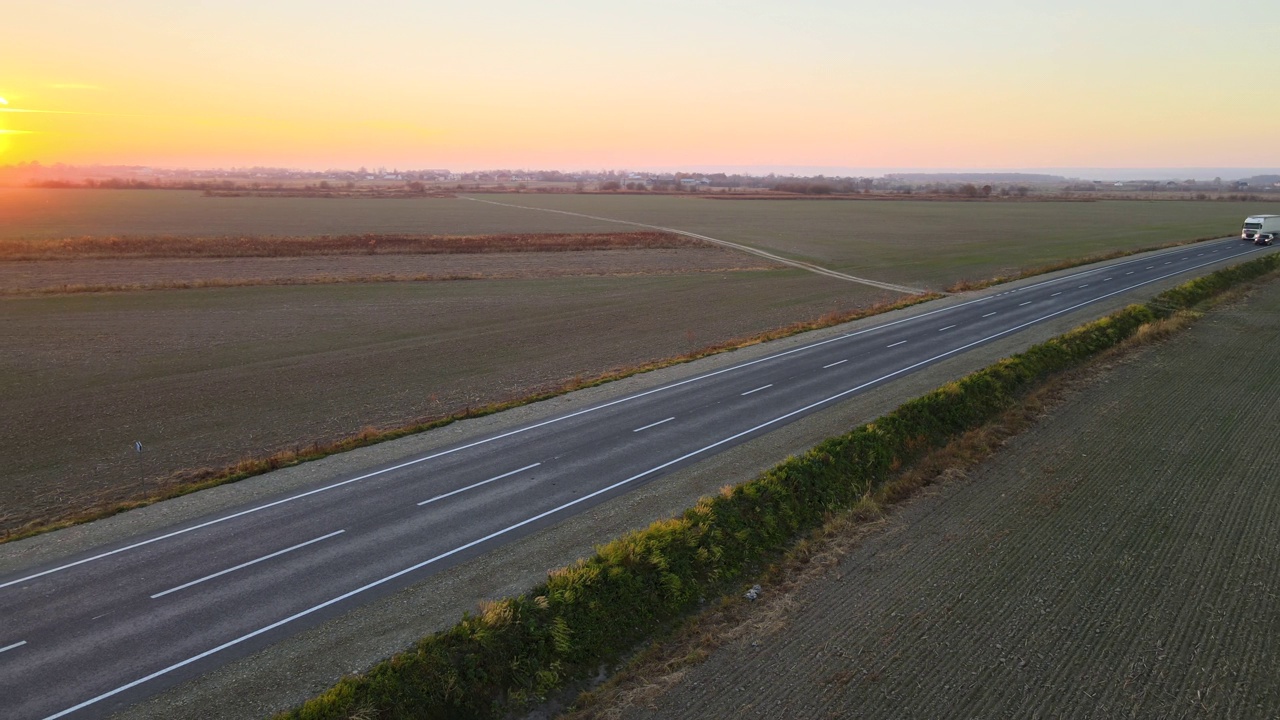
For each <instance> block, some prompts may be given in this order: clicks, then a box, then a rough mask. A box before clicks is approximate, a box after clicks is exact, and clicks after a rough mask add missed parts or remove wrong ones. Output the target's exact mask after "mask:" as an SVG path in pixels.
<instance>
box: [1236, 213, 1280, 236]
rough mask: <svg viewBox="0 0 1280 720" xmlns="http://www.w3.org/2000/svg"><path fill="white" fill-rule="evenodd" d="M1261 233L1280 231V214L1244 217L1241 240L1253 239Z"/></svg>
mask: <svg viewBox="0 0 1280 720" xmlns="http://www.w3.org/2000/svg"><path fill="white" fill-rule="evenodd" d="M1260 233H1280V215H1250V216H1249V217H1247V218H1245V219H1244V227H1243V228H1242V229H1241V230H1240V239H1241V240H1253V239H1254V238H1256V237H1258V235H1259V234H1260Z"/></svg>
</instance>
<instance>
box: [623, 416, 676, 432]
mask: <svg viewBox="0 0 1280 720" xmlns="http://www.w3.org/2000/svg"><path fill="white" fill-rule="evenodd" d="M675 419H676V417H675V415H672V416H671V417H669V418H667V419H666V420H659V421H658V422H656V423H649V424H648V425H645V426H644V427H638V428H636V429H635V430H632V431H631V432H633V433H638V432H640V431H641V430H648V429H649V428H654V427H658V426H659V425H661V424H663V423H669V422H671V421H672V420H675Z"/></svg>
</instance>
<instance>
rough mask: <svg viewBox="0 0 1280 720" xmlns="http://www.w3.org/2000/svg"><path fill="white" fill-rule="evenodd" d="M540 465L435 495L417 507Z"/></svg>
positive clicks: (537, 463)
mask: <svg viewBox="0 0 1280 720" xmlns="http://www.w3.org/2000/svg"><path fill="white" fill-rule="evenodd" d="M541 464H542V463H540V462H536V463H534V464H532V465H525V466H524V467H522V468H517V469H515V470H512V471H511V472H505V473H502V474H501V475H499V476H497V477H491V478H489V479H488V480H481V481H480V482H478V483H472V484H470V485H468V486H466V487H461V488H458V489H457V490H452V491H450V492H447V493H445V494H443V495H437V496H435V497H433V498H431V499H430V500H423V501H422V502H420V503H418V506H419V507H421V506H423V505H427V504H429V503H433V502H435V501H437V500H443V499H445V498H447V497H449V496H451V495H457V494H458V493H460V492H466V491H468V490H474V489H476V488H478V487H480V486H481V485H488V484H489V483H491V482H493V481H495V480H501V479H503V478H509V477H511V476H512V475H515V474H516V473H522V472H524V471H525V470H532V469H534V468H536V467H538V466H539V465H541Z"/></svg>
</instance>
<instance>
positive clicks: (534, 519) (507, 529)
mask: <svg viewBox="0 0 1280 720" xmlns="http://www.w3.org/2000/svg"><path fill="white" fill-rule="evenodd" d="M1252 252H1257V250H1249V251H1246V252H1243V253H1240V254H1239V255H1237V256H1236V257H1239V256H1241V255H1248V254H1249V253H1252ZM1216 262H1217V261H1216V260H1214V261H1210V262H1207V263H1204V264H1203V265H1196V266H1194V267H1189V268H1184V269H1182V270H1178V271H1176V272H1172V273H1169V274H1168V275H1162V276H1160V277H1158V278H1152V279H1151V280H1144V281H1142V282H1140V283H1138V284H1136V285H1130V286H1129V287H1127V288H1124V289H1122V290H1116V291H1114V292H1110V293H1107V294H1106V295H1099V296H1098V297H1096V298H1093V299H1092V300H1086V301H1084V302H1082V303H1078V304H1076V305H1072V306H1071V307H1067V308H1063V309H1062V310H1058V311H1056V312H1053V313H1050V314H1048V315H1044V316H1042V317H1039V318H1036V319H1035V320H1031V321H1029V322H1025V323H1023V324H1021V325H1017V326H1015V327H1012V328H1009V329H1007V330H1001V331H1000V332H998V333H995V334H994V335H988V336H987V337H985V338H982V339H981V340H975V341H973V342H971V343H969V344H967V345H961V346H960V347H958V348H955V349H953V350H948V351H946V352H944V353H941V354H939V355H935V356H933V357H931V358H929V359H928V360H921V361H920V362H917V363H915V364H913V365H908V366H906V367H904V368H900V369H898V370H895V371H893V372H891V373H889V374H888V375H883V376H881V377H879V378H876V379H875V380H870V381H868V382H865V383H863V384H861V385H858V386H857V387H852V388H849V389H848V390H845V391H843V392H839V393H837V394H835V395H832V396H831V397H828V398H826V399H825V400H819V401H817V402H815V403H810V404H809V405H806V406H804V407H802V408H800V409H799V410H792V411H791V412H789V413H787V414H785V415H780V416H778V417H776V418H774V419H772V420H768V421H766V422H763V423H761V424H759V425H757V426H755V427H753V428H751V429H750V430H743V431H742V432H740V433H737V434H736V435H731V436H729V437H727V438H725V439H723V440H718V441H716V442H714V443H711V444H710V445H707V446H706V447H703V448H701V449H698V450H694V451H693V452H690V453H686V454H684V455H681V456H680V457H678V458H676V459H674V460H668V461H667V462H665V463H662V464H661V465H658V466H656V467H652V468H650V469H648V470H645V471H644V472H642V473H639V474H638V475H632V476H631V477H629V478H627V479H626V480H620V481H618V482H616V483H614V484H612V485H609V486H607V487H603V488H601V489H599V490H596V491H594V492H592V493H589V494H587V495H583V496H582V497H580V498H577V499H574V500H570V501H569V502H567V503H565V504H563V505H560V506H559V507H555V508H552V509H551V510H547V511H545V512H542V513H539V514H537V515H534V516H533V517H531V518H527V519H525V520H521V521H520V522H518V523H516V524H515V525H510V526H508V527H505V528H503V529H501V530H497V531H495V532H492V533H489V534H488V535H485V536H484V537H482V538H480V539H478V540H472V541H471V542H469V543H466V544H465V545H459V546H458V547H456V548H454V549H452V550H449V551H447V552H443V553H441V554H439V555H436V556H435V557H433V558H431V559H429V560H423V561H422V562H420V563H418V564H417V565H413V566H411V567H407V568H405V569H404V570H399V571H397V572H394V573H392V574H390V575H388V576H386V577H384V578H382V579H380V580H374V581H373V582H371V583H367V584H365V585H361V586H360V587H358V588H356V589H355V590H351V591H349V592H346V593H343V594H342V595H339V596H338V597H336V598H333V599H332V600H326V601H324V602H322V603H320V604H319V605H314V606H312V607H310V608H307V609H306V610H303V611H301V612H297V613H294V614H293V615H290V616H289V617H287V618H284V619H283V620H277V621H276V622H274V623H271V624H270V625H267V626H266V627H262V628H259V629H257V630H254V631H253V632H250V633H246V634H244V635H241V636H240V637H238V638H236V639H234V640H228V641H227V642H225V643H222V644H221V645H219V646H217V647H215V648H213V649H211V650H205V651H204V652H202V653H200V654H198V655H193V656H191V657H189V658H187V659H186V660H183V661H181V662H177V663H174V664H173V665H170V666H169V667H167V668H164V669H162V670H157V671H155V672H153V673H151V674H150V675H147V676H145V677H142V678H139V679H137V680H134V681H133V682H130V683H127V684H125V685H121V686H120V687H118V688H116V689H114V690H109V691H107V692H105V693H102V694H101V695H98V696H97V697H94V698H91V699H89V700H85V701H84V702H82V703H80V704H79V705H75V706H74V707H70V708H67V709H66V710H62V711H61V712H58V713H55V714H53V715H50V716H48V717H46V718H44V720H57V718H60V717H64V716H66V715H69V714H71V713H73V712H75V711H77V710H80V709H81V708H86V707H88V706H90V705H93V704H95V703H98V702H101V701H103V700H106V699H107V698H109V697H113V696H115V695H119V694H120V693H122V692H124V691H126V690H130V689H132V688H135V687H137V686H139V685H141V684H142V683H145V682H147V681H149V680H154V679H155V678H158V677H160V676H162V675H166V674H168V673H171V672H173V671H174V670H177V669H179V668H183V667H186V666H187V665H190V664H191V663H194V662H199V661H200V660H203V659H204V658H207V657H209V656H210V655H213V654H215V653H218V652H221V651H223V650H226V649H227V648H229V647H235V646H236V645H239V644H240V643H242V642H244V641H246V640H250V639H253V638H255V637H257V636H259V635H261V634H263V633H267V632H271V631H272V630H275V629H276V628H278V627H280V626H282V625H287V624H288V623H291V622H293V621H294V620H297V619H298V618H302V617H306V616H307V615H310V614H312V613H315V612H318V611H320V610H323V609H324V608H327V607H329V606H330V605H333V604H335V603H339V602H342V601H343V600H346V599H347V598H350V597H354V596H355V595H358V594H360V593H362V592H364V591H366V590H371V589H373V588H375V587H378V586H379V585H383V584H385V583H388V582H390V581H392V580H395V579H396V578H398V577H402V576H404V575H407V574H409V573H411V572H414V571H416V570H421V569H422V568H424V567H426V566H428V565H431V564H433V563H436V562H439V561H441V560H443V559H445V558H447V557H450V556H453V555H457V554H458V553H460V552H462V551H464V550H469V549H470V548H473V547H475V546H476V545H479V544H481V543H483V542H487V541H489V540H492V539H493V538H496V537H500V536H502V535H506V534H507V533H509V532H511V531H512V530H517V529H519V528H522V527H524V526H525V525H528V524H530V523H534V522H537V521H539V520H541V519H542V518H544V517H547V516H549V515H554V514H555V513H558V512H560V511H561V510H566V509H568V508H571V507H573V506H574V505H578V504H580V503H583V502H586V501H587V500H590V499H591V498H594V497H597V496H599V495H602V494H604V493H607V492H610V491H612V490H616V489H617V488H620V487H622V486H623V485H626V484H628V483H631V482H634V481H636V480H639V479H640V478H643V477H645V476H647V475H652V474H653V473H655V472H658V471H659V470H663V469H666V468H668V467H670V466H672V465H675V464H676V463H679V462H683V461H685V460H688V459H689V458H691V457H694V456H695V455H701V454H702V453H704V452H706V451H708V450H711V449H713V448H717V447H719V446H721V445H724V444H725V443H729V442H733V441H734V440H737V439H738V438H740V437H743V436H744V435H750V434H751V433H753V432H756V431H757V430H762V429H764V428H766V427H768V426H770V425H773V424H775V423H778V422H781V421H783V420H786V419H787V418H790V417H793V416H795V415H799V414H800V413H804V412H808V411H809V410H812V409H814V408H816V407H818V406H820V405H825V404H827V403H829V402H831V401H832V400H838V399H840V398H842V397H844V396H846V395H850V394H852V393H855V392H857V391H859V390H862V389H863V388H866V387H870V386H871V385H875V384H877V383H880V382H883V381H885V380H888V379H889V378H892V377H896V376H898V375H901V374H903V373H905V372H908V371H910V370H914V369H916V368H918V367H920V366H922V365H927V364H929V363H931V362H934V361H937V360H940V359H942V358H944V357H947V356H950V355H954V354H956V353H958V352H962V351H964V350H968V349H969V348H971V347H974V346H975V345H981V344H982V343H985V342H988V341H990V340H994V339H996V338H998V337H1003V336H1005V335H1008V334H1010V333H1014V332H1017V331H1019V330H1021V329H1023V328H1026V327H1030V326H1031V325H1035V324H1036V323H1040V322H1044V321H1045V320H1048V319H1050V318H1053V317H1057V316H1058V315H1062V314H1064V313H1069V312H1071V311H1073V310H1078V309H1080V308H1082V307H1085V306H1086V305H1092V304H1093V303H1096V302H1098V301H1099V300H1105V299H1107V298H1109V297H1113V296H1115V295H1121V294H1124V293H1126V292H1129V291H1130V290H1134V289H1136V288H1140V287H1142V286H1143V285H1150V284H1151V283H1153V282H1159V281H1161V280H1165V279H1167V278H1171V277H1174V276H1176V275H1181V274H1183V273H1186V272H1189V271H1191V270H1195V269H1197V268H1201V267H1204V266H1205V265H1212V264H1214V263H1216Z"/></svg>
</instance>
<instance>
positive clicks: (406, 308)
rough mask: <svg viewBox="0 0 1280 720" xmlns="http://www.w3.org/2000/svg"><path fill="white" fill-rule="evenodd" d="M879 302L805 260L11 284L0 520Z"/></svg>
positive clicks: (1, 417) (0, 375) (4, 321)
mask: <svg viewBox="0 0 1280 720" xmlns="http://www.w3.org/2000/svg"><path fill="white" fill-rule="evenodd" d="M881 299H885V294H881V293H880V291H876V290H872V289H870V288H865V287H862V286H858V285H853V284H851V283H844V282H839V281H835V280H831V279H828V278H821V277H818V276H815V275H813V274H811V273H805V272H801V271H795V270H780V271H756V272H728V273H688V274H680V275H637V276H626V277H602V278H597V277H565V278H550V279H524V280H502V281H492V280H478V281H474V282H460V283H376V284H367V285H366V284H342V285H305V286H289V287H274V286H266V287H245V288H230V289H212V290H189V291H182V292H149V293H110V294H92V295H83V294H81V295H55V296H41V297H22V298H9V299H6V300H3V301H0V336H3V337H5V338H6V339H7V341H6V352H5V353H3V354H0V397H4V398H5V412H4V413H3V414H0V437H4V438H5V442H4V443H0V462H2V463H3V464H4V467H5V473H4V478H3V482H0V529H7V528H13V527H16V526H18V525H21V524H22V523H24V522H26V521H28V520H30V519H33V518H37V517H49V516H56V515H57V514H58V513H60V512H66V511H67V510H68V509H77V508H80V507H83V506H86V505H90V504H93V503H99V502H109V501H117V500H122V499H125V498H128V497H131V496H134V495H137V494H145V493H147V492H150V491H152V490H154V489H155V488H156V487H157V486H162V485H164V484H165V483H166V481H167V480H168V479H169V478H170V477H171V476H172V475H173V474H174V473H176V472H179V471H185V470H189V469H191V468H200V467H214V468H217V467H223V466H226V465H230V464H234V463H235V462H237V461H239V460H241V459H243V458H245V457H263V456H267V455H270V454H271V453H273V452H276V451H280V450H288V449H292V448H295V447H298V446H301V445H305V444H306V443H308V442H311V441H321V442H323V441H327V440H334V439H337V438H340V437H345V436H349V435H353V434H355V433H357V432H359V431H360V430H361V428H363V427H365V426H370V425H372V426H377V427H387V426H397V425H402V424H406V423H409V422H411V421H414V420H418V419H423V418H431V417H439V416H444V415H449V414H452V413H455V412H458V411H460V410H462V409H464V408H468V407H470V408H477V407H481V406H484V405H486V404H489V403H494V402H500V401H505V400H511V399H515V398H519V397H524V396H527V395H528V394H530V393H531V392H535V391H537V390H539V389H551V388H555V387H559V386H560V385H562V384H564V383H566V382H568V381H571V380H573V379H574V378H575V377H594V376H595V375H598V374H600V373H603V372H606V371H608V370H610V369H614V368H620V367H629V366H633V365H637V364H642V363H644V362H648V361H653V360H658V359H661V358H667V357H673V356H676V355H680V354H682V353H686V352H690V351H693V350H696V349H698V348H702V347H706V346H708V345H714V344H717V343H720V342H723V341H726V340H730V339H732V338H739V337H743V336H747V335H752V334H755V333H759V332H763V331H766V330H770V329H773V328H776V327H779V326H782V325H787V324H789V323H792V322H795V321H796V320H797V319H814V318H817V317H819V316H821V315H823V314H825V313H828V312H831V311H833V310H844V309H848V308H851V307H859V306H866V305H871V304H873V303H874V302H876V301H878V300H881ZM135 440H138V441H141V442H142V443H143V446H144V451H143V452H142V453H137V452H135V451H134V450H133V443H134V441H135Z"/></svg>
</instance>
